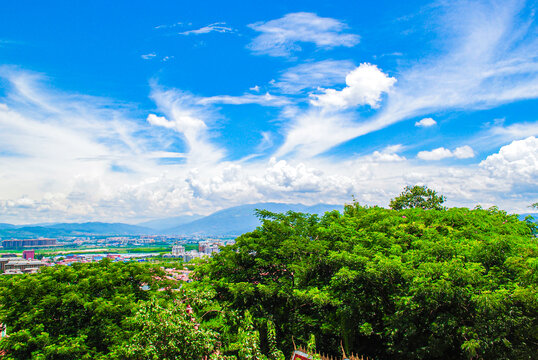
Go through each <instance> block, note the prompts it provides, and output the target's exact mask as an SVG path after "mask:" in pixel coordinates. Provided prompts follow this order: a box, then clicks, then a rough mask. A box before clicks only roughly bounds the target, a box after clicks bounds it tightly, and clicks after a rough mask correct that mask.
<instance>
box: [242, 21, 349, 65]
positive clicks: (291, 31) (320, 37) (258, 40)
mask: <svg viewBox="0 0 538 360" xmlns="http://www.w3.org/2000/svg"><path fill="white" fill-rule="evenodd" d="M249 27H250V28H251V29H253V30H255V31H257V32H259V33H261V34H260V35H258V36H257V37H255V38H254V39H253V40H252V42H251V43H250V44H249V45H248V48H249V49H251V50H252V51H253V52H254V53H255V54H265V55H270V56H290V55H291V54H292V53H293V52H296V51H299V50H301V47H300V45H299V44H300V43H314V44H315V45H316V46H317V47H319V48H324V49H330V48H334V47H337V46H345V47H352V46H355V45H356V44H358V43H359V36H358V35H355V34H350V33H346V32H345V30H346V29H347V25H346V24H345V23H343V22H341V21H339V20H337V19H333V18H325V17H320V16H318V15H316V14H314V13H308V12H298V13H291V14H287V15H284V16H283V17H281V18H280V19H275V20H270V21H266V22H263V21H260V22H257V23H254V24H250V25H249Z"/></svg>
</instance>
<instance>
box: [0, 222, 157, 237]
mask: <svg viewBox="0 0 538 360" xmlns="http://www.w3.org/2000/svg"><path fill="white" fill-rule="evenodd" d="M153 232H154V231H153V230H152V229H150V228H147V227H142V226H137V225H129V224H123V223H102V222H86V223H59V224H52V225H41V226H36V225H11V224H0V238H2V239H9V238H38V237H45V238H46V237H58V236H83V235H143V234H151V233H153Z"/></svg>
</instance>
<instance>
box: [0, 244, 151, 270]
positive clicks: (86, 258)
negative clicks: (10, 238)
mask: <svg viewBox="0 0 538 360" xmlns="http://www.w3.org/2000/svg"><path fill="white" fill-rule="evenodd" d="M34 254H35V253H34V250H26V251H24V252H23V256H22V257H17V256H14V255H13V254H3V255H1V257H0V272H1V273H3V274H4V275H17V274H33V273H36V272H37V271H38V270H39V268H41V267H43V266H55V265H71V264H74V263H90V262H96V261H101V260H103V259H104V258H108V259H111V260H112V261H139V262H141V261H147V258H150V257H155V256H159V254H158V253H137V254H81V255H75V254H72V255H57V256H54V257H47V258H43V259H41V260H37V259H35V257H34Z"/></svg>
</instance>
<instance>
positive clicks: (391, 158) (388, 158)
mask: <svg viewBox="0 0 538 360" xmlns="http://www.w3.org/2000/svg"><path fill="white" fill-rule="evenodd" d="M402 150H403V146H402V145H401V144H398V145H390V146H387V147H385V148H384V149H383V150H381V151H378V150H376V151H374V152H373V154H372V159H373V160H374V161H378V162H399V161H405V160H407V159H406V158H405V157H404V156H400V155H398V154H397V153H398V152H400V151H402Z"/></svg>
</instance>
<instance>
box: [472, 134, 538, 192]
mask: <svg viewBox="0 0 538 360" xmlns="http://www.w3.org/2000/svg"><path fill="white" fill-rule="evenodd" d="M480 167H482V168H483V169H486V170H487V171H489V172H490V173H491V174H492V175H493V176H495V177H498V178H502V179H506V180H507V181H510V182H525V183H528V184H530V185H531V186H532V187H533V188H534V191H535V192H538V181H537V179H538V138H536V137H534V136H530V137H528V138H526V139H524V140H516V141H513V142H511V143H510V144H508V145H506V146H503V147H501V149H500V150H499V152H498V153H496V154H492V155H490V156H488V157H487V158H486V159H485V160H483V161H482V162H481V163H480Z"/></svg>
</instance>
